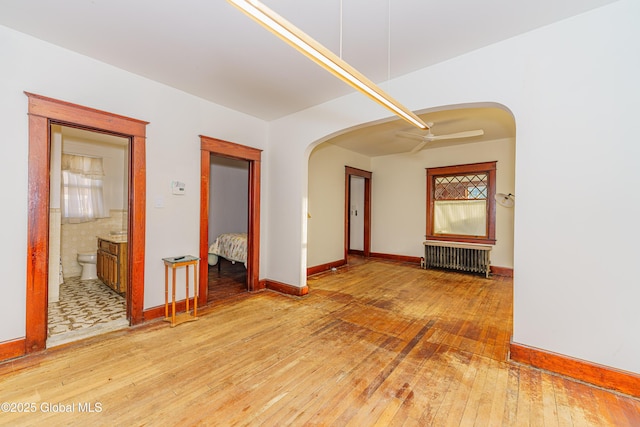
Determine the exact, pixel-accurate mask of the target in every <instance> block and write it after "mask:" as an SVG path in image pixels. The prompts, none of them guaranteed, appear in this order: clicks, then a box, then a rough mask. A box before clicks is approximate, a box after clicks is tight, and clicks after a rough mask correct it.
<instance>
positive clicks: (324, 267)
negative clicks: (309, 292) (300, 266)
mask: <svg viewBox="0 0 640 427" xmlns="http://www.w3.org/2000/svg"><path fill="white" fill-rule="evenodd" d="M346 264H347V260H345V259H339V260H338V261H333V262H328V263H326V264H320V265H314V266H313V267H308V268H307V277H309V276H313V275H314V274H318V273H323V272H325V271H329V270H331V269H332V268H338V267H342V266H343V265H346Z"/></svg>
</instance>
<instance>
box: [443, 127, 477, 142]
mask: <svg viewBox="0 0 640 427" xmlns="http://www.w3.org/2000/svg"><path fill="white" fill-rule="evenodd" d="M480 135H484V130H482V129H476V130H466V131H464V132H456V133H449V134H446V135H435V136H433V137H431V138H430V139H431V140H432V141H437V140H440V139H456V138H469V137H471V136H480Z"/></svg>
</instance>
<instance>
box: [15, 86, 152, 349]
mask: <svg viewBox="0 0 640 427" xmlns="http://www.w3.org/2000/svg"><path fill="white" fill-rule="evenodd" d="M25 95H26V96H27V97H28V115H29V201H28V228H27V274H26V276H27V289H26V303H27V307H26V331H25V332H26V338H25V352H26V353H30V352H33V351H39V350H43V349H44V348H45V346H46V339H47V301H48V283H47V280H48V277H47V276H48V260H49V172H50V171H49V154H50V126H51V124H61V125H65V126H71V127H77V128H82V129H87V130H90V131H95V132H103V133H108V134H112V135H118V136H123V137H127V138H129V144H130V149H129V155H130V158H129V206H128V209H129V215H128V217H129V235H128V242H129V251H128V254H129V259H128V268H129V274H128V277H129V285H130V286H127V317H128V318H129V321H130V323H131V324H137V323H141V322H142V320H143V316H142V311H143V304H144V254H145V247H144V245H145V204H146V181H145V179H146V167H145V164H146V160H145V144H146V127H147V125H148V122H144V121H141V120H137V119H132V118H129V117H124V116H119V115H117V114H113V113H108V112H105V111H100V110H96V109H93V108H89V107H84V106H81V105H76V104H72V103H69V102H65V101H59V100H56V99H52V98H47V97H44V96H41V95H36V94H32V93H28V92H25Z"/></svg>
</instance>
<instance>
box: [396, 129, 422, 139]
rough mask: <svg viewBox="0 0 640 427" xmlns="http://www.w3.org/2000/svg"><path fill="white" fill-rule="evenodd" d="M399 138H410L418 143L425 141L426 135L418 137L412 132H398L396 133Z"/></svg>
mask: <svg viewBox="0 0 640 427" xmlns="http://www.w3.org/2000/svg"><path fill="white" fill-rule="evenodd" d="M396 135H397V136H400V137H403V138H410V139H415V140H417V141H423V140H424V139H425V136H426V135H418V134H417V133H412V132H404V131H398V132H396Z"/></svg>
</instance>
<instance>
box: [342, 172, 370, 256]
mask: <svg viewBox="0 0 640 427" xmlns="http://www.w3.org/2000/svg"><path fill="white" fill-rule="evenodd" d="M372 175H373V174H372V173H371V172H369V171H366V170H363V169H357V168H353V167H351V166H345V167H344V177H345V178H344V182H345V184H344V195H345V197H344V262H345V263H346V262H347V255H348V254H349V243H350V242H349V240H350V232H349V231H350V224H351V221H350V215H349V212H350V210H351V209H350V202H351V177H352V176H359V177H362V178H364V245H363V247H364V250H363V254H364V256H365V257H369V256H370V255H371V176H372Z"/></svg>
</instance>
